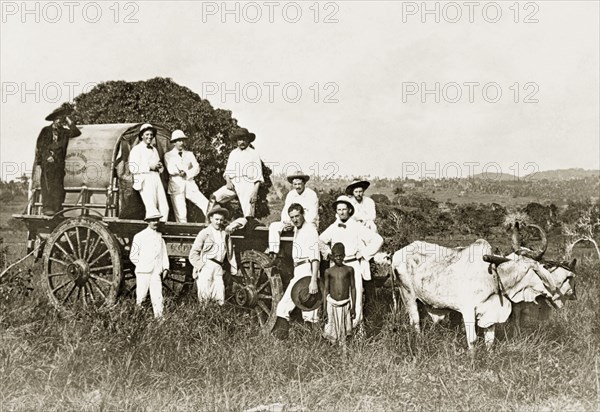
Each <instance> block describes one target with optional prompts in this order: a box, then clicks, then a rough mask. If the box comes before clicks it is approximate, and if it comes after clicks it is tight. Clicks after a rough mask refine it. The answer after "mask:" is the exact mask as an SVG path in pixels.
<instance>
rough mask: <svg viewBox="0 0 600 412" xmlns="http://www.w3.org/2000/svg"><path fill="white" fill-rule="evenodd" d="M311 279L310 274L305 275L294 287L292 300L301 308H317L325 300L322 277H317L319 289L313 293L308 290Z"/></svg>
mask: <svg viewBox="0 0 600 412" xmlns="http://www.w3.org/2000/svg"><path fill="white" fill-rule="evenodd" d="M310 281H311V277H310V276H304V277H303V278H301V279H300V280H299V281H298V282H296V283H295V284H294V286H293V287H292V293H291V295H292V301H293V302H294V305H296V306H298V307H299V308H300V309H301V310H315V309H317V308H318V307H319V306H320V305H321V303H322V302H323V282H321V279H317V285H318V287H319V291H318V292H317V293H315V294H314V295H311V294H310V293H309V291H308V286H309V285H310Z"/></svg>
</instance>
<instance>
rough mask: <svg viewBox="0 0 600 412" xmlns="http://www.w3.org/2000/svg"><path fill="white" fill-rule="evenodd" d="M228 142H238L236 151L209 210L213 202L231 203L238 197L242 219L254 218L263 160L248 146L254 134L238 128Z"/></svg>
mask: <svg viewBox="0 0 600 412" xmlns="http://www.w3.org/2000/svg"><path fill="white" fill-rule="evenodd" d="M231 139H232V140H234V141H235V142H236V143H237V148H235V149H233V150H232V151H231V153H230V154H229V159H228V160H227V167H226V168H225V173H224V174H223V177H225V181H226V184H225V186H223V187H221V188H220V189H218V190H217V191H216V192H215V193H213V195H212V196H211V199H210V200H211V202H210V203H209V206H208V208H209V210H210V209H211V208H212V206H213V205H214V204H215V203H220V204H223V203H227V202H230V201H231V200H233V199H235V197H236V195H237V197H238V200H239V202H240V207H241V208H242V212H243V213H244V217H245V218H246V219H247V218H248V217H252V218H253V217H254V212H255V206H256V201H257V200H258V188H259V186H260V184H261V183H262V182H264V178H263V174H262V161H261V159H260V156H259V154H258V152H257V151H256V150H255V149H254V147H252V145H251V143H252V142H253V141H254V140H255V139H256V135H255V134H254V133H250V132H249V131H248V129H244V128H239V129H236V130H235V131H234V132H233V134H232V136H231Z"/></svg>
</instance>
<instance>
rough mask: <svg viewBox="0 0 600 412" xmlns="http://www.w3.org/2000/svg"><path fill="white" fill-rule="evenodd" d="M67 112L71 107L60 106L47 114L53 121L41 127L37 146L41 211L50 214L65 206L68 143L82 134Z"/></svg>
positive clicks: (48, 118) (36, 158) (36, 157)
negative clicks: (39, 168)
mask: <svg viewBox="0 0 600 412" xmlns="http://www.w3.org/2000/svg"><path fill="white" fill-rule="evenodd" d="M68 113H69V109H68V108H66V107H64V106H61V107H59V108H58V109H55V110H54V111H53V112H52V113H50V114H49V115H48V116H46V120H48V121H51V122H52V124H51V125H50V126H46V127H44V128H43V129H42V131H41V132H40V135H39V136H38V138H37V143H36V147H35V163H36V165H38V166H40V167H41V177H40V184H41V186H42V204H43V207H42V212H43V213H44V214H45V215H49V216H51V215H53V214H55V213H56V212H58V211H59V210H61V209H62V204H63V202H64V200H65V183H64V178H65V157H66V155H67V146H68V144H69V139H71V138H73V137H77V136H79V135H80V134H81V131H80V130H79V129H78V128H77V126H76V125H75V123H74V122H73V121H72V120H71V119H70V118H69V116H68Z"/></svg>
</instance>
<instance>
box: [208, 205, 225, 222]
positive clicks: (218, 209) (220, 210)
mask: <svg viewBox="0 0 600 412" xmlns="http://www.w3.org/2000/svg"><path fill="white" fill-rule="evenodd" d="M215 213H219V214H221V215H223V216H224V217H225V218H227V217H228V216H229V210H227V209H225V208H224V207H221V206H215V207H213V208H212V209H210V210H209V211H208V213H207V214H206V218H207V219H210V217H211V216H212V215H214V214H215Z"/></svg>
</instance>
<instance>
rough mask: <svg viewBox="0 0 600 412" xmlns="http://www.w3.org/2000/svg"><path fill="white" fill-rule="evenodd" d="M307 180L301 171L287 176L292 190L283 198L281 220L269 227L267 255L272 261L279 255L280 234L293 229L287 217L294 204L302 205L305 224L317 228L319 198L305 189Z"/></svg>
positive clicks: (308, 177)
mask: <svg viewBox="0 0 600 412" xmlns="http://www.w3.org/2000/svg"><path fill="white" fill-rule="evenodd" d="M309 179H310V176H308V175H306V174H304V173H302V172H301V171H298V172H294V173H291V174H289V175H288V176H287V181H288V182H290V183H291V184H292V190H290V191H289V192H288V194H287V196H286V197H285V204H284V205H283V209H282V210H281V220H280V221H279V222H273V223H271V224H270V225H269V254H270V255H271V258H272V259H274V258H275V257H276V256H277V254H278V253H279V246H280V243H281V232H283V231H287V230H292V229H293V228H294V224H293V223H292V221H291V219H290V217H289V215H288V209H289V207H290V206H291V205H293V204H294V203H297V204H300V205H302V208H303V209H304V212H303V215H304V221H305V222H306V224H309V225H313V226H314V227H315V229H318V228H319V198H318V197H317V194H316V193H315V191H314V190H312V189H311V188H309V187H306V182H308V180H309Z"/></svg>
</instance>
